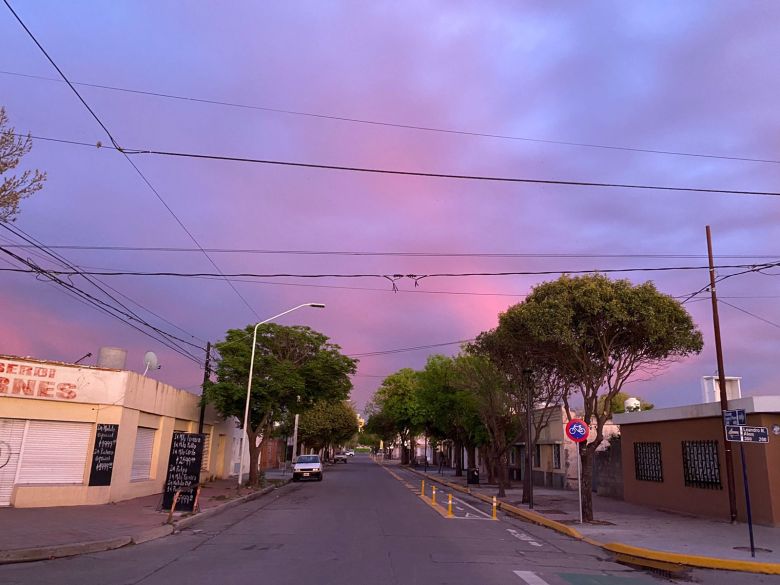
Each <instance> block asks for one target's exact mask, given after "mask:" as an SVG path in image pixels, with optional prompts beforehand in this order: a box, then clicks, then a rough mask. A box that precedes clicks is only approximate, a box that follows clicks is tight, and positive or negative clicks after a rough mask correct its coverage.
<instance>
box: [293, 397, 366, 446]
mask: <svg viewBox="0 0 780 585" xmlns="http://www.w3.org/2000/svg"><path fill="white" fill-rule="evenodd" d="M357 432H358V422H357V413H356V412H355V409H354V408H353V407H352V405H351V404H350V403H349V402H347V401H346V400H339V401H335V402H333V401H326V400H319V401H317V402H316V403H314V406H312V407H311V408H309V409H307V410H306V411H304V413H303V414H302V415H301V417H300V420H299V423H298V436H299V438H300V440H301V442H302V443H306V445H308V446H311V447H313V448H314V449H315V450H320V449H326V448H329V447H332V446H334V445H338V444H341V443H344V442H346V441H348V440H349V439H351V438H352V437H353V436H354V435H355V433H357Z"/></svg>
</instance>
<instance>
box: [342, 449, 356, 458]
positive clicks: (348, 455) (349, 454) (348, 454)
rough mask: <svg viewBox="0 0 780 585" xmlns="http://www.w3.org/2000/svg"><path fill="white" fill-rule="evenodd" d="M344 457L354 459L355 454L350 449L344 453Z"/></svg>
mask: <svg viewBox="0 0 780 585" xmlns="http://www.w3.org/2000/svg"><path fill="white" fill-rule="evenodd" d="M344 455H346V456H347V457H354V456H355V452H354V451H353V450H352V449H349V450H348V451H344Z"/></svg>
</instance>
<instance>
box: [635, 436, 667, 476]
mask: <svg viewBox="0 0 780 585" xmlns="http://www.w3.org/2000/svg"><path fill="white" fill-rule="evenodd" d="M634 473H635V475H636V478H637V479H638V480H640V481H663V480H664V466H663V462H662V461H661V443H634Z"/></svg>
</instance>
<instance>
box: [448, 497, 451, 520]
mask: <svg viewBox="0 0 780 585" xmlns="http://www.w3.org/2000/svg"><path fill="white" fill-rule="evenodd" d="M447 517H448V518H452V494H448V495H447Z"/></svg>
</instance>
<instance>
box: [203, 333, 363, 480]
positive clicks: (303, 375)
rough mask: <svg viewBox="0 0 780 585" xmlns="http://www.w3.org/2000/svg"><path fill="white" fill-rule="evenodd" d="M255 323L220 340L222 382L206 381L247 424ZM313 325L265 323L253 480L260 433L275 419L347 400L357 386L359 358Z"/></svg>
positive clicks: (219, 402)
mask: <svg viewBox="0 0 780 585" xmlns="http://www.w3.org/2000/svg"><path fill="white" fill-rule="evenodd" d="M253 330H254V325H248V326H247V327H246V328H245V329H230V330H228V331H227V333H226V336H225V341H222V342H219V343H217V344H216V345H215V347H216V349H217V351H218V352H219V354H220V356H221V359H220V360H219V362H218V364H217V367H216V375H217V382H216V383H210V384H208V385H207V386H206V398H207V399H208V401H209V402H211V403H212V404H214V406H215V407H216V409H217V410H218V411H219V412H220V413H221V414H222V415H223V416H235V417H236V418H238V420H239V421H240V423H241V424H242V425H243V420H244V408H245V404H246V388H247V382H248V379H249V361H250V359H251V352H252V333H253ZM340 349H341V348H340V347H339V346H338V345H335V344H333V343H330V342H329V341H328V338H327V337H326V336H325V335H323V334H322V333H319V332H317V331H314V330H312V329H310V328H309V327H303V326H293V327H284V326H282V325H277V324H275V323H266V324H263V325H260V326H259V327H258V329H257V346H256V350H255V363H254V370H253V376H252V394H251V399H250V408H249V425H248V426H249V428H247V429H246V432H247V436H248V438H249V441H248V442H249V461H250V465H249V483H250V484H252V485H256V484H257V481H258V474H257V465H258V458H259V455H260V447H261V446H260V445H257V439H258V437H261V438H262V439H263V440H265V439H266V438H267V437H268V436H269V435H270V432H271V428H272V427H273V423H274V422H275V421H281V420H282V418H283V417H284V415H285V414H286V413H290V412H300V411H302V410H305V409H306V408H309V407H311V406H313V405H314V404H315V402H317V401H319V400H324V401H341V400H346V399H347V398H348V396H349V392H350V390H351V388H352V382H351V381H350V379H349V375H350V374H354V373H355V370H356V362H355V360H353V359H351V358H348V357H346V356H345V355H342V354H341V352H340Z"/></svg>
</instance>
